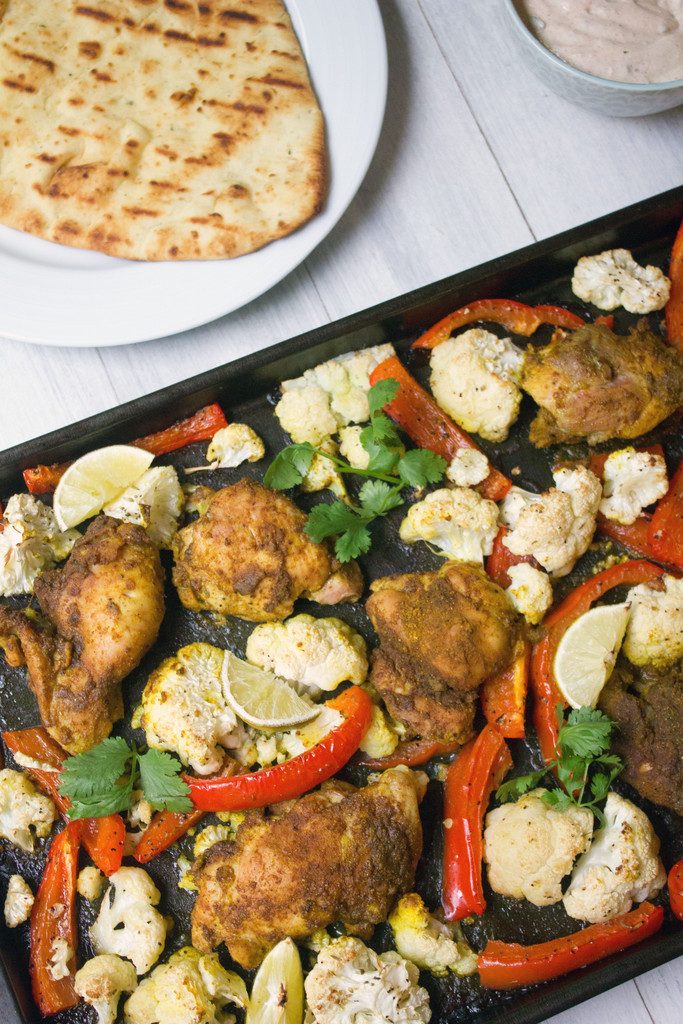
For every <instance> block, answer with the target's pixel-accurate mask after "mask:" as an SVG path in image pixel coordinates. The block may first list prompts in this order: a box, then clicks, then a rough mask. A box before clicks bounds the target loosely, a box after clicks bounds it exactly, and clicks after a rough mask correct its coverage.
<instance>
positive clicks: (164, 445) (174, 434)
mask: <svg viewBox="0 0 683 1024" xmlns="http://www.w3.org/2000/svg"><path fill="white" fill-rule="evenodd" d="M227 425H228V421H227V420H226V418H225V415H224V413H223V410H222V409H221V407H220V405H219V404H218V402H213V403H212V404H211V405H205V406H204V407H203V408H202V409H199V410H198V412H196V413H194V414H193V415H192V416H188V417H187V419H184V420H179V421H178V422H177V423H174V424H173V426H171V427H167V428H166V429H165V430H160V431H158V432H157V433H156V434H148V435H147V436H146V437H139V438H138V439H137V440H135V441H130V442H128V443H129V444H132V445H135V447H136V448H144V449H145V451H147V452H152V454H153V455H168V454H169V452H174V451H176V450H177V449H178V448H184V447H185V445H188V444H194V443H195V441H210V440H211V438H212V437H213V435H214V434H215V433H216V431H217V430H221V429H222V427H227ZM70 465H71V463H70V462H55V463H53V464H52V465H51V466H31V467H30V468H29V469H25V470H24V474H23V475H24V483H25V484H26V486H27V488H28V489H29V491H30V493H31V494H48V493H49V492H51V491H54V489H55V488H56V486H57V484H58V483H59V481H60V480H61V478H62V476H63V475H64V472H65V470H66V469H68V467H69V466H70Z"/></svg>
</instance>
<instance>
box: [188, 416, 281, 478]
mask: <svg viewBox="0 0 683 1024" xmlns="http://www.w3.org/2000/svg"><path fill="white" fill-rule="evenodd" d="M265 454H266V449H265V445H264V444H263V441H262V440H261V438H260V437H259V436H258V434H257V433H256V431H255V430H252V428H251V427H250V426H248V425H247V424H246V423H229V424H228V425H227V427H221V429H220V430H217V431H216V433H215V434H214V435H213V437H212V438H211V441H210V442H209V446H208V448H207V449H206V461H207V462H208V466H202V467H201V468H202V469H236V468H237V466H241V465H242V463H243V462H258V461H259V459H262V458H263V456H264V455H265ZM197 468H199V467H197Z"/></svg>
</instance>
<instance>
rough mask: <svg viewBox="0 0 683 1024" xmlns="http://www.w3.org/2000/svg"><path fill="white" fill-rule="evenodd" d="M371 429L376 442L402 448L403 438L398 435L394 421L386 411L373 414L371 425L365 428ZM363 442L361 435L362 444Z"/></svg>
mask: <svg viewBox="0 0 683 1024" xmlns="http://www.w3.org/2000/svg"><path fill="white" fill-rule="evenodd" d="M365 429H366V430H368V431H370V433H371V435H372V438H373V440H374V441H375V443H376V444H383V445H387V446H391V447H392V448H400V447H402V446H401V438H400V437H399V436H398V431H397V429H396V426H395V425H394V423H393V422H392V421H391V420H390V419H389V417H388V416H385V415H384V413H378V414H377V415H376V416H373V417H372V419H371V421H370V426H369V427H366V428H365ZM362 443H363V440H362V437H361V444H362Z"/></svg>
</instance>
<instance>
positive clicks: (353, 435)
mask: <svg viewBox="0 0 683 1024" xmlns="http://www.w3.org/2000/svg"><path fill="white" fill-rule="evenodd" d="M362 432H363V428H362V427H342V428H341V430H340V431H339V454H340V455H341V456H343V457H344V458H345V459H346V461H347V462H348V463H349V465H351V466H353V468H354V469H367V468H368V465H369V464H370V453H369V452H367V451H366V450H365V448H364V447H363V445H362V443H361V439H360V435H361V434H362Z"/></svg>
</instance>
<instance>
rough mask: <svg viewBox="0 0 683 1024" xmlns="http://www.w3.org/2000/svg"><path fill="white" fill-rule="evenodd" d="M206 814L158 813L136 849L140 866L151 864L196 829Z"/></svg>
mask: <svg viewBox="0 0 683 1024" xmlns="http://www.w3.org/2000/svg"><path fill="white" fill-rule="evenodd" d="M205 814H206V811H191V812H190V813H189V814H178V813H177V812H175V811H157V813H156V814H155V815H154V817H153V818H152V820H151V821H150V823H149V825H148V826H147V828H146V829H145V831H144V832H143V833H142V836H141V838H140V841H139V843H138V845H137V846H136V847H135V852H134V854H133V856H134V857H135V859H136V861H137V862H138V864H147V863H149V861H150V860H153V859H154V858H155V857H157V856H158V855H159V854H160V853H163V852H164V850H167V849H168V848H169V846H173V843H175V842H176V841H177V840H178V839H180V837H181V836H184V835H185V833H186V832H189V830H190V829H191V828H194V826H195V825H196V824H198V822H200V821H201V820H202V818H203V817H204V815H205Z"/></svg>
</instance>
